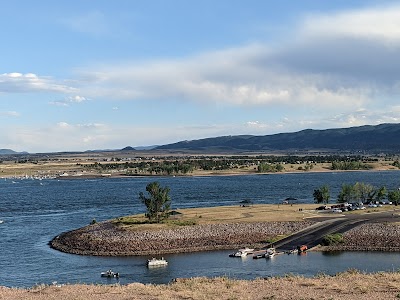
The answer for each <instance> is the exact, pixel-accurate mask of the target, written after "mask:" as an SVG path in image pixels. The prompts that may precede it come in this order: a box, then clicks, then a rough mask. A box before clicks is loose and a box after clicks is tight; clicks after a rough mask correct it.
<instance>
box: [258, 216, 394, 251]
mask: <svg viewBox="0 0 400 300" xmlns="http://www.w3.org/2000/svg"><path fill="white" fill-rule="evenodd" d="M311 220H315V221H318V223H316V224H314V225H312V226H310V227H307V228H305V229H303V230H301V231H299V232H297V233H295V234H293V235H291V236H289V237H287V238H284V239H282V240H280V241H278V242H276V243H274V244H273V245H267V246H266V248H268V247H271V246H273V247H275V248H276V249H277V250H279V251H287V250H292V249H295V248H296V247H297V246H298V245H307V246H308V248H312V247H314V246H316V245H318V244H320V243H321V241H322V239H323V237H324V236H325V235H327V234H332V233H344V232H346V231H348V230H350V229H352V228H354V227H356V226H359V225H361V224H363V223H368V222H398V221H399V220H400V217H399V216H398V215H397V214H394V212H393V211H390V212H388V211H386V212H379V213H364V214H346V215H342V216H338V217H332V218H329V219H328V220H327V218H326V217H325V218H324V217H322V218H311Z"/></svg>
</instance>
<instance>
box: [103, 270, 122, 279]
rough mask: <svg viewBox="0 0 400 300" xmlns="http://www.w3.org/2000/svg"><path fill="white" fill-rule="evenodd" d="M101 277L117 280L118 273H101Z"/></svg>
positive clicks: (110, 271) (109, 271)
mask: <svg viewBox="0 0 400 300" xmlns="http://www.w3.org/2000/svg"><path fill="white" fill-rule="evenodd" d="M101 277H108V278H119V273H118V272H113V271H112V270H111V269H110V270H108V271H106V272H101Z"/></svg>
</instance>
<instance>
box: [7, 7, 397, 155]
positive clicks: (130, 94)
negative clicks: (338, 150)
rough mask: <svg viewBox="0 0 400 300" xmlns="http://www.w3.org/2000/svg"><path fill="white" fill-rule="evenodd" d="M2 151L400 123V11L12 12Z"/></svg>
mask: <svg viewBox="0 0 400 300" xmlns="http://www.w3.org/2000/svg"><path fill="white" fill-rule="evenodd" d="M0 40H1V46H0V128H1V130H0V149H12V150H15V151H28V152H31V153H43V152H60V151H85V150H95V149H97V150H98V149H121V148H123V147H125V146H133V147H136V146H148V145H163V144H168V143H174V142H178V141H182V140H194V139H200V138H207V137H216V136H226V135H241V134H251V135H268V134H275V133H282V132H295V131H299V130H303V129H310V128H311V129H327V128H343V127H353V126H361V125H377V124H381V123H400V102H399V101H398V99H399V95H400V59H399V58H400V3H398V1H368V0H366V1H365V0H364V1H351V0H335V1H325V0H299V1H292V0H290V1H289V0H280V1H270V0H246V1H244V0H242V1H239V0H218V1H215V0H212V1H211V0H202V1H194V0H193V1H191V0H168V1H165V0H114V1H109V0H96V1H91V0H58V1H53V0H37V1H31V0H15V1H1V2H0Z"/></svg>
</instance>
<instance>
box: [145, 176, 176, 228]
mask: <svg viewBox="0 0 400 300" xmlns="http://www.w3.org/2000/svg"><path fill="white" fill-rule="evenodd" d="M146 191H147V192H148V194H149V196H148V197H146V196H145V195H144V194H143V192H140V193H139V199H140V201H141V202H142V203H143V204H144V205H146V209H147V212H146V214H145V216H146V217H147V218H148V219H149V220H150V221H152V222H157V223H160V222H161V221H162V220H164V219H166V218H168V217H169V210H170V206H171V198H170V196H169V191H170V190H169V188H168V187H161V186H160V184H159V183H158V182H156V181H155V182H151V183H149V184H148V185H147V186H146Z"/></svg>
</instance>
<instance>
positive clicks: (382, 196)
mask: <svg viewBox="0 0 400 300" xmlns="http://www.w3.org/2000/svg"><path fill="white" fill-rule="evenodd" d="M387 193H388V192H387V189H386V187H384V186H382V187H380V188H379V189H378V191H377V192H376V196H375V199H376V201H379V202H381V201H382V200H383V199H385V198H386V196H387Z"/></svg>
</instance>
